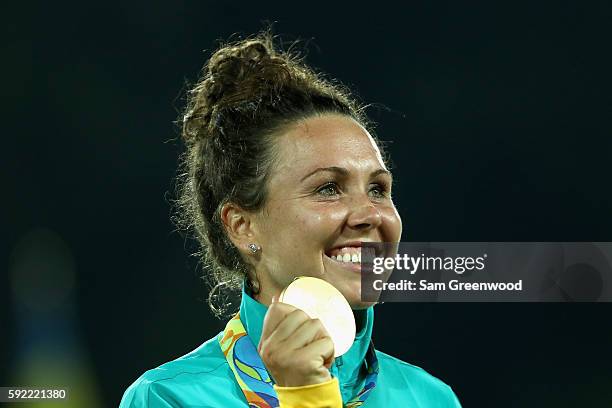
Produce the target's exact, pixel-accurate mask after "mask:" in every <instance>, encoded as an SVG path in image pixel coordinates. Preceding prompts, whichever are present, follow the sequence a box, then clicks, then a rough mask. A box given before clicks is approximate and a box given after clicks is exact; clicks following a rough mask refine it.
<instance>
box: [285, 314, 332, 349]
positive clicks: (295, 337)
mask: <svg viewBox="0 0 612 408" xmlns="http://www.w3.org/2000/svg"><path fill="white" fill-rule="evenodd" d="M324 337H329V334H328V333H327V330H325V327H324V326H323V324H322V323H321V321H320V320H319V319H308V320H306V321H305V322H303V323H302V324H301V325H300V326H299V327H298V328H297V329H296V330H295V331H294V332H293V334H291V335H290V336H289V337H287V338H286V339H285V341H284V342H283V346H284V347H285V348H286V349H287V350H299V349H301V348H303V347H305V346H307V345H308V344H310V343H312V342H313V341H315V340H318V339H321V338H324Z"/></svg>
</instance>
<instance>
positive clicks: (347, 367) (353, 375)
mask: <svg viewBox="0 0 612 408" xmlns="http://www.w3.org/2000/svg"><path fill="white" fill-rule="evenodd" d="M267 311H268V306H266V305H264V304H262V303H259V302H258V301H257V300H255V299H254V298H253V297H251V295H250V294H249V293H247V290H246V285H245V284H244V283H243V285H242V300H241V301H240V320H241V321H242V324H243V325H244V328H245V329H246V332H247V334H248V336H249V337H250V338H251V340H252V341H253V344H254V345H255V347H256V348H257V346H258V345H259V340H260V339H261V332H262V328H263V321H264V317H265V315H266V312H267ZM353 314H354V315H355V323H356V325H357V333H356V335H355V340H354V341H353V345H352V346H351V348H350V349H349V350H348V351H347V352H346V353H345V354H343V355H342V356H340V357H339V358H336V361H335V364H334V365H333V366H332V369H331V371H332V373H333V374H334V375H335V376H337V377H338V380H339V381H340V383H341V384H355V383H358V382H359V380H360V379H363V378H360V372H361V371H360V370H361V367H362V365H363V362H364V360H365V355H366V352H367V351H368V347H369V345H370V341H371V339H372V327H373V326H374V307H373V306H370V307H368V308H367V309H363V310H353Z"/></svg>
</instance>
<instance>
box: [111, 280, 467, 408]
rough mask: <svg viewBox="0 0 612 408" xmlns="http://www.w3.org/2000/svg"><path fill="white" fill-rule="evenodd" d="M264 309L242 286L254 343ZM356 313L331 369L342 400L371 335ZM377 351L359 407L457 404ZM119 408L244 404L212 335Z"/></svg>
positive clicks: (358, 379)
mask: <svg viewBox="0 0 612 408" xmlns="http://www.w3.org/2000/svg"><path fill="white" fill-rule="evenodd" d="M266 310H267V306H265V305H263V304H261V303H259V302H257V301H256V300H255V299H253V298H252V297H251V296H250V295H249V294H247V293H246V292H245V290H244V288H243V290H242V301H241V303H240V318H241V320H242V323H243V325H244V327H245V329H246V331H247V334H248V335H249V336H250V337H251V339H252V340H253V343H254V344H255V345H257V344H259V339H260V337H261V329H262V326H263V319H264V316H265V314H266ZM355 317H356V322H357V328H358V331H357V335H356V336H355V341H354V342H353V345H352V347H351V348H350V349H349V351H348V352H346V353H345V354H344V355H342V356H341V357H338V358H336V360H335V362H334V365H332V367H331V369H330V371H331V374H332V376H333V377H337V378H338V380H339V383H340V392H341V394H342V401H343V402H344V403H346V402H347V401H349V400H350V399H351V398H352V397H353V396H355V395H356V394H357V393H358V392H359V391H360V390H361V389H362V388H363V385H364V382H365V373H364V370H361V367H362V365H363V362H364V359H365V355H366V352H367V350H368V345H369V344H370V339H371V336H372V327H373V324H374V307H370V308H368V309H365V310H359V311H355ZM376 355H377V357H378V362H379V367H380V371H379V374H378V381H377V383H376V387H375V388H374V389H373V390H372V392H371V394H370V396H369V397H368V398H367V399H366V401H365V403H364V404H363V405H362V407H364V408H368V407H371V408H374V407H380V408H386V407H410V408H413V407H414V408H417V407H419V408H421V407H422V408H424V407H428V408H429V407H431V408H438V407H439V408H443V407H444V408H446V407H461V405H460V404H459V401H458V399H457V397H456V396H455V394H454V393H453V391H452V390H451V388H450V387H449V386H448V385H446V384H445V383H443V382H442V381H440V380H438V379H437V378H435V377H433V376H432V375H430V374H428V373H427V372H426V371H425V370H423V369H422V368H419V367H417V366H414V365H412V364H408V363H405V362H403V361H401V360H398V359H397V358H394V357H391V356H390V355H388V354H385V353H383V352H381V351H378V350H376ZM119 407H120V408H162V407H190V408H195V407H198V408H204V407H212V408H245V407H247V402H246V399H245V397H244V395H243V394H242V391H241V389H240V387H239V386H238V383H237V382H236V380H235V379H234V374H233V372H232V370H231V369H230V367H229V365H228V363H227V360H226V359H225V356H224V355H223V353H222V352H221V348H220V346H219V342H218V340H217V336H215V337H213V338H212V339H210V340H208V341H206V342H205V343H204V344H202V345H201V346H200V347H198V348H197V349H195V350H194V351H192V352H190V353H189V354H187V355H185V356H183V357H180V358H178V359H176V360H173V361H170V362H168V363H165V364H162V365H161V366H159V367H157V368H154V369H152V370H149V371H147V372H145V373H144V374H143V375H142V376H140V378H138V379H137V380H136V381H135V382H134V383H133V384H132V385H131V386H130V387H129V388H128V389H127V390H126V391H125V393H124V395H123V398H122V400H121V404H120V406H119Z"/></svg>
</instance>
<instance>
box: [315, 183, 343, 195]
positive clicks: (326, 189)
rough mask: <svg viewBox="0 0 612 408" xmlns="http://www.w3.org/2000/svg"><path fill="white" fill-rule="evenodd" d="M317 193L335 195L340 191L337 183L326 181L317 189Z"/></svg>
mask: <svg viewBox="0 0 612 408" xmlns="http://www.w3.org/2000/svg"><path fill="white" fill-rule="evenodd" d="M317 193H319V194H321V195H324V196H333V195H336V194H338V193H339V189H338V185H337V184H336V183H332V182H329V183H325V184H324V185H322V186H321V187H319V189H318V190H317Z"/></svg>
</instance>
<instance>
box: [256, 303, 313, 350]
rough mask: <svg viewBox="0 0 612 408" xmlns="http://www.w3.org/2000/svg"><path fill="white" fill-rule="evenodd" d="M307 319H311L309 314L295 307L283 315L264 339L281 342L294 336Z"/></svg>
mask: <svg viewBox="0 0 612 408" xmlns="http://www.w3.org/2000/svg"><path fill="white" fill-rule="evenodd" d="M309 320H311V319H310V316H308V315H307V314H306V312H304V311H303V310H301V309H297V308H296V309H295V310H294V311H292V312H291V313H289V314H287V315H286V316H285V318H284V319H283V320H282V321H281V322H280V323H279V324H278V326H276V329H275V330H274V331H273V332H272V333H271V334H270V336H269V337H268V338H267V339H266V341H267V342H269V343H280V342H283V341H285V340H286V339H288V338H289V337H292V336H294V335H295V332H296V331H297V330H298V328H299V327H300V326H302V325H303V324H304V323H305V322H307V321H309ZM262 337H263V336H262Z"/></svg>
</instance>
